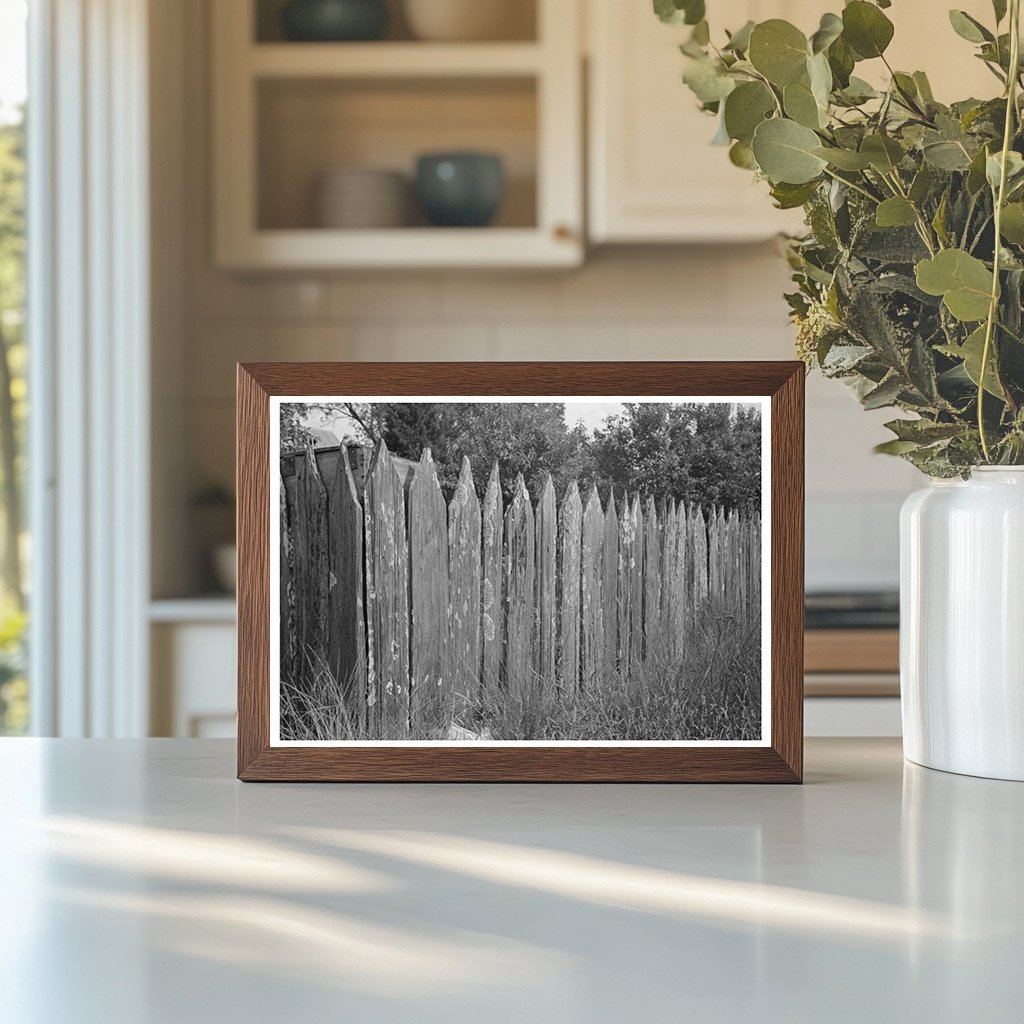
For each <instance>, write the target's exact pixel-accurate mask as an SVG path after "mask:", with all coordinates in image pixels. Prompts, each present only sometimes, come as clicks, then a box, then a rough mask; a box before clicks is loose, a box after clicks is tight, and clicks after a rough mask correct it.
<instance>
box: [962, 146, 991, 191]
mask: <svg viewBox="0 0 1024 1024" xmlns="http://www.w3.org/2000/svg"><path fill="white" fill-rule="evenodd" d="M987 162H988V149H987V148H986V147H985V146H982V147H981V149H979V150H978V152H977V153H975V154H974V157H973V159H972V160H971V164H970V168H969V170H968V172H967V182H966V184H967V191H968V192H969V193H970V194H971V195H972V196H976V195H977V194H978V193H979V192H980V191H981V190H982V189H983V188H984V187H985V181H986V178H985V166H986V164H987Z"/></svg>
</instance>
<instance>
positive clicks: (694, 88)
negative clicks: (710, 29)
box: [683, 58, 736, 103]
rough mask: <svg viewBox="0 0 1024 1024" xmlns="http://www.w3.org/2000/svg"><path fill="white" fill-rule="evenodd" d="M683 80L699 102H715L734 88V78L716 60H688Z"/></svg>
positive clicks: (723, 97)
mask: <svg viewBox="0 0 1024 1024" xmlns="http://www.w3.org/2000/svg"><path fill="white" fill-rule="evenodd" d="M683 81H684V82H685V83H686V84H687V85H688V86H689V87H690V91H691V92H692V93H693V94H694V95H695V96H696V97H697V99H699V100H700V101H701V103H717V102H718V101H719V100H724V99H725V97H726V96H728V95H729V93H731V92H732V91H733V89H735V88H736V82H735V81H734V79H733V78H732V77H731V76H730V75H729V74H728V72H726V71H725V69H724V68H723V67H722V65H721V64H720V63H719V62H718V61H717V60H702V59H700V58H695V59H691V60H689V61H688V62H687V64H686V68H685V70H684V71H683Z"/></svg>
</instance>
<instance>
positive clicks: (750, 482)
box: [593, 403, 761, 508]
mask: <svg viewBox="0 0 1024 1024" xmlns="http://www.w3.org/2000/svg"><path fill="white" fill-rule="evenodd" d="M593 458H594V463H595V468H596V471H597V474H598V476H599V479H600V481H601V484H602V486H603V487H611V488H614V489H615V491H616V492H617V493H620V492H622V491H628V492H629V493H634V492H639V493H640V494H642V495H653V496H654V498H655V500H657V501H662V500H667V499H669V498H675V499H676V500H679V499H682V500H684V501H686V502H688V503H689V502H692V503H694V504H697V505H702V506H704V507H705V508H709V507H711V506H713V505H721V506H724V507H725V508H756V507H758V506H759V504H760V500H761V416H760V411H759V410H758V409H757V408H756V407H754V406H730V405H700V404H693V403H687V404H679V405H664V404H654V403H627V405H626V409H625V412H624V413H623V414H622V415H621V416H616V417H613V418H611V419H609V420H608V421H607V422H606V423H605V426H604V427H603V428H602V429H600V430H598V431H597V432H596V434H595V436H594V441H593Z"/></svg>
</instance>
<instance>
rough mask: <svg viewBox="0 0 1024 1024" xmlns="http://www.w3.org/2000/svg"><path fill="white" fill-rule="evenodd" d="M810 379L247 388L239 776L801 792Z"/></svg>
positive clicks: (312, 375) (258, 382)
mask: <svg viewBox="0 0 1024 1024" xmlns="http://www.w3.org/2000/svg"><path fill="white" fill-rule="evenodd" d="M803 382H804V367H803V366H802V364H800V363H797V362H762V363H756V362H742V363H740V362H737V363H728V362H717V363H714V362H713V363H651V362H648V363H275V364H251V365H240V366H239V368H238V510H239V511H238V516H239V518H238V553H239V590H238V599H239V615H238V774H239V778H241V779H243V780H246V781H259V780H316V781H325V780H337V781H345V780H362V781H370V780H380V781H384V780H418V781H478V782H484V781H488V782H496V781H509V782H511V781H517V782H526V781H538V782H540V781H546V782H571V781H581V782H626V781H636V782H684V781H685V782H690V781H694V782H696V781H703V782H799V781H800V780H801V774H802V754H803V717H802V702H803V668H802V660H803V400H804V392H803V388H804V383H803Z"/></svg>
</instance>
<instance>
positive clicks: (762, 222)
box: [589, 0, 823, 242]
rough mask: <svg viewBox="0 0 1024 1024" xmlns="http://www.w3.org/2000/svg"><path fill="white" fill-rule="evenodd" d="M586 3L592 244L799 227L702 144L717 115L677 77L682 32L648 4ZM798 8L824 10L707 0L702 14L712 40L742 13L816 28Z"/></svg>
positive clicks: (720, 153)
mask: <svg viewBox="0 0 1024 1024" xmlns="http://www.w3.org/2000/svg"><path fill="white" fill-rule="evenodd" d="M589 2H590V5H591V8H590V12H591V13H590V19H589V22H590V27H591V38H590V152H589V158H590V163H589V176H590V193H589V195H590V199H589V203H590V209H589V214H590V237H591V240H592V241H594V242H713V241H729V240H748V239H758V238H769V237H771V236H772V235H774V234H777V233H778V232H779V231H791V230H798V229H799V227H800V224H801V218H800V217H799V215H796V216H794V214H793V213H792V212H790V213H787V214H783V213H781V212H780V211H778V210H776V209H774V207H773V205H772V203H771V200H770V199H769V198H768V190H767V186H766V185H765V184H764V183H763V182H762V183H755V182H754V181H753V179H752V177H751V175H750V172H749V171H744V170H742V169H740V168H738V167H734V166H733V165H732V164H731V163H730V162H729V155H728V150H727V149H726V148H725V147H724V146H712V145H711V144H710V143H711V139H712V137H713V136H714V134H715V128H716V125H715V120H714V118H711V117H708V116H707V115H706V114H702V113H701V112H700V111H699V110H698V109H697V104H696V101H695V100H694V98H693V96H692V94H691V93H690V90H689V89H687V88H686V86H684V85H683V83H682V71H683V66H684V60H683V57H682V56H681V54H680V53H679V44H680V43H681V42H683V40H684V39H686V37H687V34H688V32H689V29H688V28H687V27H685V26H678V25H663V24H662V23H661V22H660V21H658V19H657V17H656V16H655V15H654V13H653V10H652V6H651V3H650V2H649V0H589ZM800 6H803V7H805V8H807V9H808V10H812V11H813V10H820V9H822V8H823V5H822V2H821V0H816V2H814V0H800V2H799V3H794V2H784V0H774V2H772V0H729V2H728V3H722V2H719V3H717V4H716V3H715V2H714V0H710V2H709V3H708V18H709V20H710V22H711V27H712V33H713V34H714V35H715V37H716V38H718V37H720V36H721V34H722V32H723V29H725V28H729V29H736V28H739V27H740V26H741V25H743V24H744V22H746V21H747V20H748V19H755V20H756V19H764V18H770V17H786V18H791V19H794V20H795V21H796V22H797V23H798V24H800V26H801V27H802V28H804V29H805V30H806V29H807V28H808V27H809V26H810V25H811V24H812V23H813V24H814V25H815V26H816V25H817V15H816V14H811V16H810V18H808V17H807V16H804V17H799V12H798V11H797V10H796V8H798V7H800ZM804 13H805V15H806V13H807V12H806V11H805V12H804ZM723 19H724V20H723ZM805 22H806V23H807V24H806V25H805V24H804V23H805Z"/></svg>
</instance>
